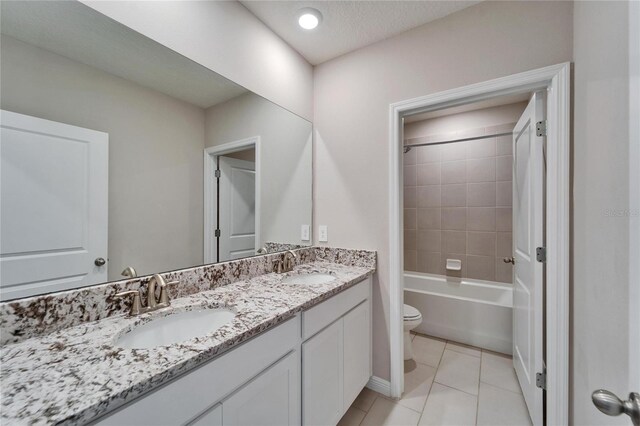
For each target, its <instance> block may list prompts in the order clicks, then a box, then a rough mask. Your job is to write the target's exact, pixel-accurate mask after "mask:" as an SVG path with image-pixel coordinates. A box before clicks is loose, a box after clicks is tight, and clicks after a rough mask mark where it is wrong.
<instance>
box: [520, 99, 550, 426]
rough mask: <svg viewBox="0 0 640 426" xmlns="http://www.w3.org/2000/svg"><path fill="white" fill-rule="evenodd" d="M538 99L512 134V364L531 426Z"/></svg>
mask: <svg viewBox="0 0 640 426" xmlns="http://www.w3.org/2000/svg"><path fill="white" fill-rule="evenodd" d="M543 114H544V104H543V94H542V93H536V94H535V95H533V97H532V98H531V101H529V105H527V108H526V109H525V110H524V113H523V114H522V116H521V117H520V119H519V120H518V123H517V124H516V127H515V129H514V133H513V154H514V162H513V164H514V166H513V167H514V170H513V227H514V233H513V235H514V241H513V243H514V244H513V248H514V258H515V265H514V269H515V274H514V282H513V290H514V293H513V333H514V335H513V364H514V367H515V370H516V374H517V376H518V380H519V382H520V386H521V388H522V393H523V395H524V399H525V401H526V403H527V407H528V409H529V415H530V416H531V420H532V422H533V424H534V425H541V424H542V422H543V418H542V417H543V416H542V414H543V393H542V389H540V388H538V387H537V386H536V373H538V372H542V371H543V352H542V350H543V347H542V339H543V273H544V270H543V263H541V262H539V261H538V260H537V259H536V248H537V247H543V246H544V243H543V241H544V228H543V227H544V222H543V214H544V198H543V197H544V192H543V184H544V157H543V147H544V138H543V137H541V136H536V123H537V122H539V121H542V120H543Z"/></svg>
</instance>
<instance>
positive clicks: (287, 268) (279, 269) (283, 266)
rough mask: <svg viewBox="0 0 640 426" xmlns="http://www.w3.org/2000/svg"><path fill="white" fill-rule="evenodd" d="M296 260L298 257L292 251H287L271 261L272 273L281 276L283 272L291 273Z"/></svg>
mask: <svg viewBox="0 0 640 426" xmlns="http://www.w3.org/2000/svg"><path fill="white" fill-rule="evenodd" d="M297 258H298V256H296V254H295V253H294V252H293V251H291V250H287V251H286V252H285V253H284V256H283V257H281V258H279V259H275V260H274V261H273V272H275V273H276V274H282V273H283V272H291V271H293V267H294V266H296V259H297Z"/></svg>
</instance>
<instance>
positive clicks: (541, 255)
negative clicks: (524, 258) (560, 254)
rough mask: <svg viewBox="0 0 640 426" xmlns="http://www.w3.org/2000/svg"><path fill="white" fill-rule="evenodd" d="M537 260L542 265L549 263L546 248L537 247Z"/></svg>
mask: <svg viewBox="0 0 640 426" xmlns="http://www.w3.org/2000/svg"><path fill="white" fill-rule="evenodd" d="M536 260H537V261H538V262H540V263H545V262H546V261H547V248H546V247H536Z"/></svg>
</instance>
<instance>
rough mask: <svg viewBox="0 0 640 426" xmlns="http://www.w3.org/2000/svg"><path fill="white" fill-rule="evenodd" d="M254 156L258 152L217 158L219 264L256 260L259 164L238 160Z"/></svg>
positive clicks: (239, 153) (246, 151) (243, 152)
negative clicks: (245, 258)
mask: <svg viewBox="0 0 640 426" xmlns="http://www.w3.org/2000/svg"><path fill="white" fill-rule="evenodd" d="M252 153H255V150H253V149H252V150H245V151H240V152H237V153H231V154H227V155H222V156H220V157H218V167H219V168H218V170H219V171H220V173H219V175H220V178H219V180H218V230H219V231H220V232H219V233H218V235H219V236H218V262H224V261H227V260H234V259H240V258H243V257H249V256H253V255H254V254H255V252H256V249H257V247H256V216H257V215H259V214H257V213H256V163H255V159H247V160H241V159H239V158H243V157H244V158H247V157H251V156H252ZM242 154H244V155H242ZM253 155H255V154H253ZM248 160H249V161H248Z"/></svg>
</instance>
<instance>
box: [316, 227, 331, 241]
mask: <svg viewBox="0 0 640 426" xmlns="http://www.w3.org/2000/svg"><path fill="white" fill-rule="evenodd" d="M318 241H320V242H321V243H326V242H327V241H329V230H328V227H327V225H320V226H319V227H318Z"/></svg>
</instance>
